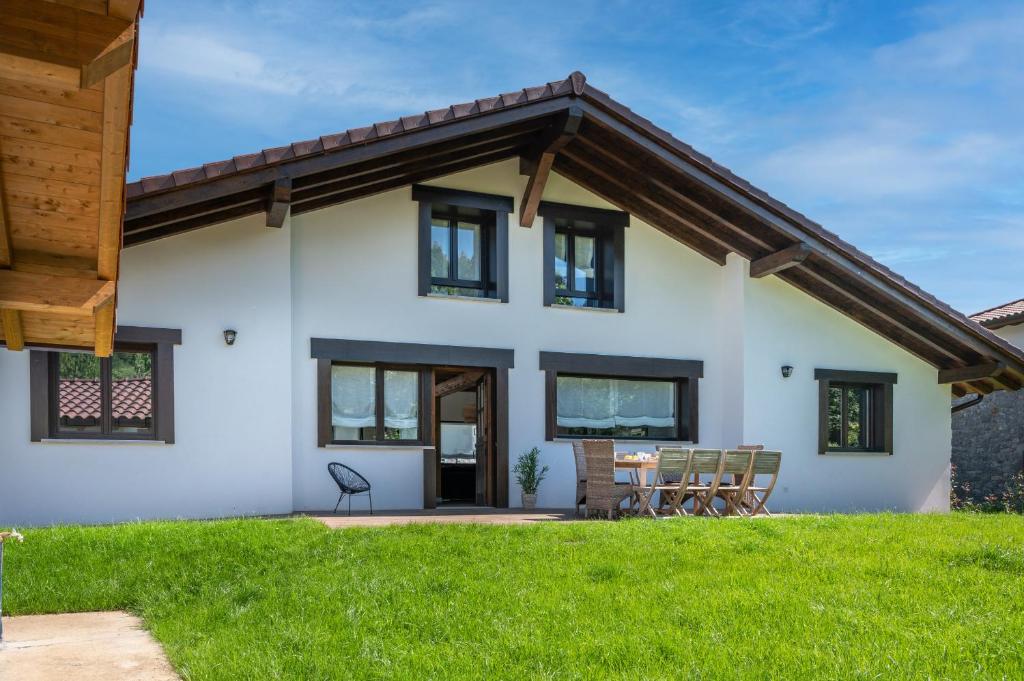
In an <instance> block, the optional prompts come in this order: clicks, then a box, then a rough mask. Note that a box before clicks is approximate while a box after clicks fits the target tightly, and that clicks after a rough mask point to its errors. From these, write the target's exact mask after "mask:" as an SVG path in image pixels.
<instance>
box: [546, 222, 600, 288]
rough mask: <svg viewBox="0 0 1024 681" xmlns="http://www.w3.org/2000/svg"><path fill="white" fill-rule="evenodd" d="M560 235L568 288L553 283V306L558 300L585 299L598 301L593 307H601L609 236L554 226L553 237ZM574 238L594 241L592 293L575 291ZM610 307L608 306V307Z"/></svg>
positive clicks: (590, 230) (598, 231) (596, 231)
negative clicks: (562, 239) (562, 240)
mask: <svg viewBox="0 0 1024 681" xmlns="http://www.w3.org/2000/svg"><path fill="white" fill-rule="evenodd" d="M559 234H561V235H563V236H564V237H565V239H566V242H565V265H566V276H565V282H566V284H567V285H568V288H558V283H557V281H556V283H555V304H556V305H557V304H560V303H559V302H558V299H559V298H587V299H589V300H596V301H598V305H596V306H595V307H601V304H600V303H601V301H603V300H605V293H606V292H605V289H606V288H607V284H606V283H605V278H604V276H603V274H604V272H605V269H604V268H605V261H606V260H607V256H606V255H605V249H606V248H607V247H608V239H609V235H608V234H607V233H606V232H605V231H604V230H600V229H580V228H578V227H571V226H568V225H566V226H563V227H559V226H557V225H556V226H555V237H556V238H557V237H558V235H559ZM576 237H588V238H590V239H593V240H594V290H593V291H577V290H576V276H575V272H576ZM609 307H610V305H609Z"/></svg>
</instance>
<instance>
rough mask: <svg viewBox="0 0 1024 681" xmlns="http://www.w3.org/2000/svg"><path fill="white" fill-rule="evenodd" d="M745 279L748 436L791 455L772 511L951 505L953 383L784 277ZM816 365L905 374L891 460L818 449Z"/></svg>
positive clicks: (896, 401)
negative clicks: (785, 370) (786, 374)
mask: <svg viewBox="0 0 1024 681" xmlns="http://www.w3.org/2000/svg"><path fill="white" fill-rule="evenodd" d="M737 264H738V265H741V267H742V271H743V273H744V274H745V273H746V271H747V263H745V262H742V261H741V262H738V263H737ZM743 280H744V282H745V286H746V302H745V316H746V327H745V331H746V334H747V335H746V339H747V342H746V346H745V363H744V364H745V371H744V381H743V383H744V387H745V395H744V407H743V415H744V423H743V432H744V438H743V439H744V440H745V441H747V442H751V443H764V444H765V445H766V446H767V447H768V448H770V449H778V450H781V451H782V452H783V463H782V469H781V472H780V477H779V483H778V487H777V488H776V491H775V496H774V499H773V500H774V502H775V503H774V507H775V508H777V509H779V510H785V511H806V510H815V511H821V510H835V511H869V510H884V509H896V510H938V511H942V510H949V458H950V438H951V428H950V412H949V386H946V385H939V384H938V382H937V376H936V370H935V369H934V368H933V367H932V366H930V365H929V364H927V363H925V362H924V361H922V360H919V359H917V358H916V357H914V356H912V355H910V354H909V353H907V352H906V351H904V350H903V349H901V348H899V347H898V346H896V345H894V344H892V343H890V342H889V341H887V340H885V339H884V338H882V337H881V336H878V335H876V334H874V333H873V332H871V331H870V330H868V329H867V328H865V327H864V326H862V325H860V324H858V323H857V322H855V321H853V320H852V319H850V318H848V317H845V316H843V315H841V314H839V313H837V312H836V311H834V310H832V309H831V308H829V307H828V306H826V305H824V304H823V303H819V302H818V301H816V300H814V299H812V298H810V297H809V296H807V295H805V294H803V293H802V292H800V291H799V290H797V289H796V288H794V287H792V286H790V285H788V284H786V283H785V282H784V281H782V280H781V279H779V278H777V277H765V278H763V279H749V278H746V277H744V279H743ZM783 365H790V366H792V367H793V374H792V376H790V378H783V377H782V372H781V367H782V366H783ZM818 368H820V369H843V370H853V371H880V372H892V373H896V374H897V383H896V385H894V386H893V452H892V456H880V455H877V454H861V455H858V454H828V455H819V454H818V382H817V381H815V380H814V370H815V369H818Z"/></svg>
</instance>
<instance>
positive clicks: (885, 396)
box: [814, 369, 898, 456]
mask: <svg viewBox="0 0 1024 681" xmlns="http://www.w3.org/2000/svg"><path fill="white" fill-rule="evenodd" d="M814 378H815V380H817V381H818V454H821V455H828V454H844V453H846V454H887V455H889V456H892V455H893V453H894V452H893V408H894V401H893V392H894V391H893V386H894V385H895V384H896V383H897V381H898V376H897V374H895V373H885V372H875V371H846V370H840V369H815V370H814ZM832 388H839V389H840V407H839V409H840V422H841V425H840V440H841V442H840V446H838V447H833V446H831V445H830V442H829V409H830V400H829V391H830V390H831V389H832ZM848 388H856V389H858V390H864V391H866V393H867V402H868V406H867V413H866V414H865V415H864V416H865V422H866V426H867V428H866V431H865V438H864V440H865V446H863V447H851V446H849V445H847V444H846V443H847V441H848V439H847V432H848V427H849V424H848V423H847V418H846V416H847V408H846V406H847V390H846V389H848Z"/></svg>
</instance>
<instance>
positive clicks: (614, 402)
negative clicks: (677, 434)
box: [557, 376, 675, 428]
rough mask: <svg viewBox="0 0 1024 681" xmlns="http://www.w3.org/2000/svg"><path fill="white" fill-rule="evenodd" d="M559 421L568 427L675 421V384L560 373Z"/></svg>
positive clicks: (660, 425) (662, 425) (665, 424)
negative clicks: (562, 374) (582, 376)
mask: <svg viewBox="0 0 1024 681" xmlns="http://www.w3.org/2000/svg"><path fill="white" fill-rule="evenodd" d="M557 390H558V400H557V402H558V414H557V423H558V425H559V426H563V427H565V428H614V427H615V426H651V427H656V428H665V427H671V426H673V425H675V396H674V394H675V384H674V383H672V382H670V381H631V380H626V379H617V378H581V377H576V376H564V377H563V376H559V377H558V382H557Z"/></svg>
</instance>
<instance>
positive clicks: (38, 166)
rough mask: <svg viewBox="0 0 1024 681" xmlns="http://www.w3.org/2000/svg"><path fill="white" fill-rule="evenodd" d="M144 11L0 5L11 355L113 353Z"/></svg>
mask: <svg viewBox="0 0 1024 681" xmlns="http://www.w3.org/2000/svg"><path fill="white" fill-rule="evenodd" d="M140 10H141V7H140V2H139V1H138V0H109V2H108V0H96V1H93V0H55V1H47V2H37V1H35V0H0V201H2V204H3V207H4V227H5V232H4V234H5V235H6V238H7V242H8V244H9V250H8V252H7V254H6V256H5V255H4V253H3V248H4V247H3V246H2V245H0V269H5V270H11V271H12V272H10V273H9V274H7V275H4V273H3V272H0V275H3V276H0V289H3V290H2V291H0V293H3V296H0V307H3V314H2V315H0V322H2V326H3V334H2V337H0V339H2V340H3V341H4V344H5V345H7V347H8V348H10V349H20V347H24V346H55V347H73V348H82V349H92V350H93V351H94V352H96V354H98V355H100V356H107V355H109V354H110V352H111V351H112V349H113V345H112V341H113V332H114V323H115V319H114V301H115V291H116V281H117V275H118V261H119V256H120V250H121V242H122V237H121V229H122V227H121V225H122V218H123V215H124V184H125V183H124V180H125V172H126V165H127V156H126V154H127V149H128V128H129V125H130V121H131V94H132V78H133V74H134V68H135V59H136V34H137V27H138V19H139V16H140ZM25 277H28V279H25ZM26 281H28V282H30V284H28V285H27V286H28V287H29V288H28V289H26V284H25V283H24V282H26ZM11 282H17V284H18V285H17V286H14V285H13V284H12V283H11ZM5 286H6V288H4V287H5ZM41 291H42V292H44V293H46V294H47V295H51V294H52V297H51V298H46V296H45V295H42V294H41V293H40V292H41ZM98 291H103V295H102V297H101V298H102V299H96V300H94V299H93V295H94V294H96V293H97V292H98ZM44 298H45V300H44ZM90 301H92V302H90Z"/></svg>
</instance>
